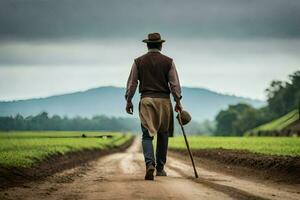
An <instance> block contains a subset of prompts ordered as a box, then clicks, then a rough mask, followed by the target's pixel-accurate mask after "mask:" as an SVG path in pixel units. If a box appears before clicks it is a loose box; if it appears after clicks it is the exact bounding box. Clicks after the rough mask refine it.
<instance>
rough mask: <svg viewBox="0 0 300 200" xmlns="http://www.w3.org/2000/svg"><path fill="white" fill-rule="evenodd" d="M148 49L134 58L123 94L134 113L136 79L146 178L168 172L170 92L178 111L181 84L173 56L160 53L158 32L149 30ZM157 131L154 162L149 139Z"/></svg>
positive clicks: (180, 108)
mask: <svg viewBox="0 0 300 200" xmlns="http://www.w3.org/2000/svg"><path fill="white" fill-rule="evenodd" d="M143 42H145V43H147V47H148V53H146V54H144V55H142V56H141V57H139V58H137V59H135V60H134V63H133V65H132V69H131V72H130V75H129V78H128V81H127V90H126V94H125V98H126V101H127V105H126V112H127V113H128V114H133V105H132V98H133V96H134V93H135V90H136V88H137V85H138V82H139V93H140V94H141V100H140V104H139V116H140V119H141V128H142V132H143V136H142V147H143V153H144V158H145V164H146V175H145V180H154V175H153V174H154V171H155V167H156V176H167V173H166V172H165V170H164V165H165V163H166V157H167V149H168V136H173V111H172V104H171V100H170V93H172V95H173V97H174V100H175V102H176V105H175V111H176V112H181V111H182V106H181V104H180V99H181V88H180V84H179V79H178V75H177V71H176V68H175V64H174V62H173V60H172V58H169V57H167V56H165V55H163V54H161V53H160V51H161V49H162V43H163V42H165V40H162V39H161V36H160V34H159V33H150V34H148V39H145V40H143ZM156 134H157V146H156V162H155V158H154V151H153V145H152V140H153V137H154V136H155V135H156Z"/></svg>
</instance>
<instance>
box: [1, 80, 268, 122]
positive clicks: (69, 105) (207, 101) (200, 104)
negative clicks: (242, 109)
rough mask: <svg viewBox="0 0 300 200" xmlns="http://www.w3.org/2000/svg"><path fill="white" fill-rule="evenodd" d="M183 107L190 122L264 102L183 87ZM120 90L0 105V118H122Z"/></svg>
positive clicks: (91, 90)
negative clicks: (232, 107)
mask: <svg viewBox="0 0 300 200" xmlns="http://www.w3.org/2000/svg"><path fill="white" fill-rule="evenodd" d="M182 90H183V92H182V93H183V94H182V95H183V106H184V108H185V109H186V110H188V111H190V113H191V114H192V116H193V119H194V120H198V121H199V120H204V119H213V118H214V117H215V115H216V114H217V112H219V111H220V110H221V109H224V108H226V107H227V106H228V105H229V104H236V103H239V102H244V103H248V104H251V105H252V106H254V107H260V106H263V105H264V102H262V101H259V100H253V99H249V98H243V97H237V96H232V95H225V94H220V93H216V92H213V91H210V90H207V89H203V88H189V87H183V89H182ZM124 93H125V89H124V88H119V87H111V86H109V87H99V88H94V89H90V90H87V91H82V92H75V93H70V94H62V95H56V96H50V97H47V98H38V99H28V100H18V101H8V102H0V116H11V115H16V114H18V113H19V114H21V115H23V116H29V115H36V114H38V113H40V112H41V111H47V112H48V113H49V114H50V115H53V114H58V115H60V116H68V117H74V116H83V117H91V116H94V115H101V114H103V115H107V116H118V117H125V116H127V117H128V115H127V114H126V112H125V110H124V107H125V100H124ZM138 99H139V95H138V94H137V93H136V95H135V98H134V105H135V110H134V111H135V114H134V117H138V114H137V108H138Z"/></svg>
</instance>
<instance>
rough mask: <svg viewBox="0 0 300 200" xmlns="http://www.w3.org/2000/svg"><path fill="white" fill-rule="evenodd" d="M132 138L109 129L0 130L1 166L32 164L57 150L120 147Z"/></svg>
mask: <svg viewBox="0 0 300 200" xmlns="http://www.w3.org/2000/svg"><path fill="white" fill-rule="evenodd" d="M82 134H84V135H85V136H86V137H82ZM105 135H107V136H108V137H107V136H105ZM110 135H111V136H112V137H109V136H110ZM103 136H104V137H103ZM130 138H131V136H130V135H123V134H121V133H109V132H82V131H81V132H74V131H73V132H71V131H69V132H67V131H26V132H13V131H12V132H0V167H29V166H31V165H33V164H34V163H36V162H38V161H40V160H42V159H43V158H46V157H47V156H50V155H53V154H65V153H67V152H72V151H79V150H84V149H107V148H112V147H117V146H120V145H122V144H124V143H125V142H126V141H128V140H129V139H130Z"/></svg>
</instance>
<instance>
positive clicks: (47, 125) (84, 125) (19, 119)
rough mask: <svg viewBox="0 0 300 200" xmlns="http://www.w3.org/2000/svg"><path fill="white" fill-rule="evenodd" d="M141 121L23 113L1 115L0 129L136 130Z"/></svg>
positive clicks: (102, 116)
mask: <svg viewBox="0 0 300 200" xmlns="http://www.w3.org/2000/svg"><path fill="white" fill-rule="evenodd" d="M138 128H139V123H138V121H137V120H136V119H133V118H121V117H119V118H116V117H111V118H110V117H107V116H104V115H101V116H94V117H92V118H85V117H75V118H68V117H60V116H58V115H53V116H52V117H50V116H49V115H48V113H47V112H42V113H40V114H38V115H36V116H28V117H23V116H21V115H16V116H14V117H13V116H10V117H0V130H4V131H9V130H20V131H21V130H69V131H82V130H86V131H87V130H90V131H98V130H101V131H135V130H138Z"/></svg>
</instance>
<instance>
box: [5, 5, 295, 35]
mask: <svg viewBox="0 0 300 200" xmlns="http://www.w3.org/2000/svg"><path fill="white" fill-rule="evenodd" d="M299 10H300V1H296V0H285V1H282V0H226V1H224V0H214V1H211V0H190V1H181V0H163V1H162V0H152V1H145V0H127V1H122V0H110V1H106V0H84V1H82V0H9V1H0V39H57V38H63V39H68V38H88V39H89V38H103V37H104V38H107V37H124V38H130V37H135V38H136V37H139V38H142V37H144V35H145V33H146V32H149V31H156V30H157V31H160V32H162V33H164V34H165V35H168V36H176V37H225V38H257V37H261V38H265V37H274V38H299V37H300V12H299Z"/></svg>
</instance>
